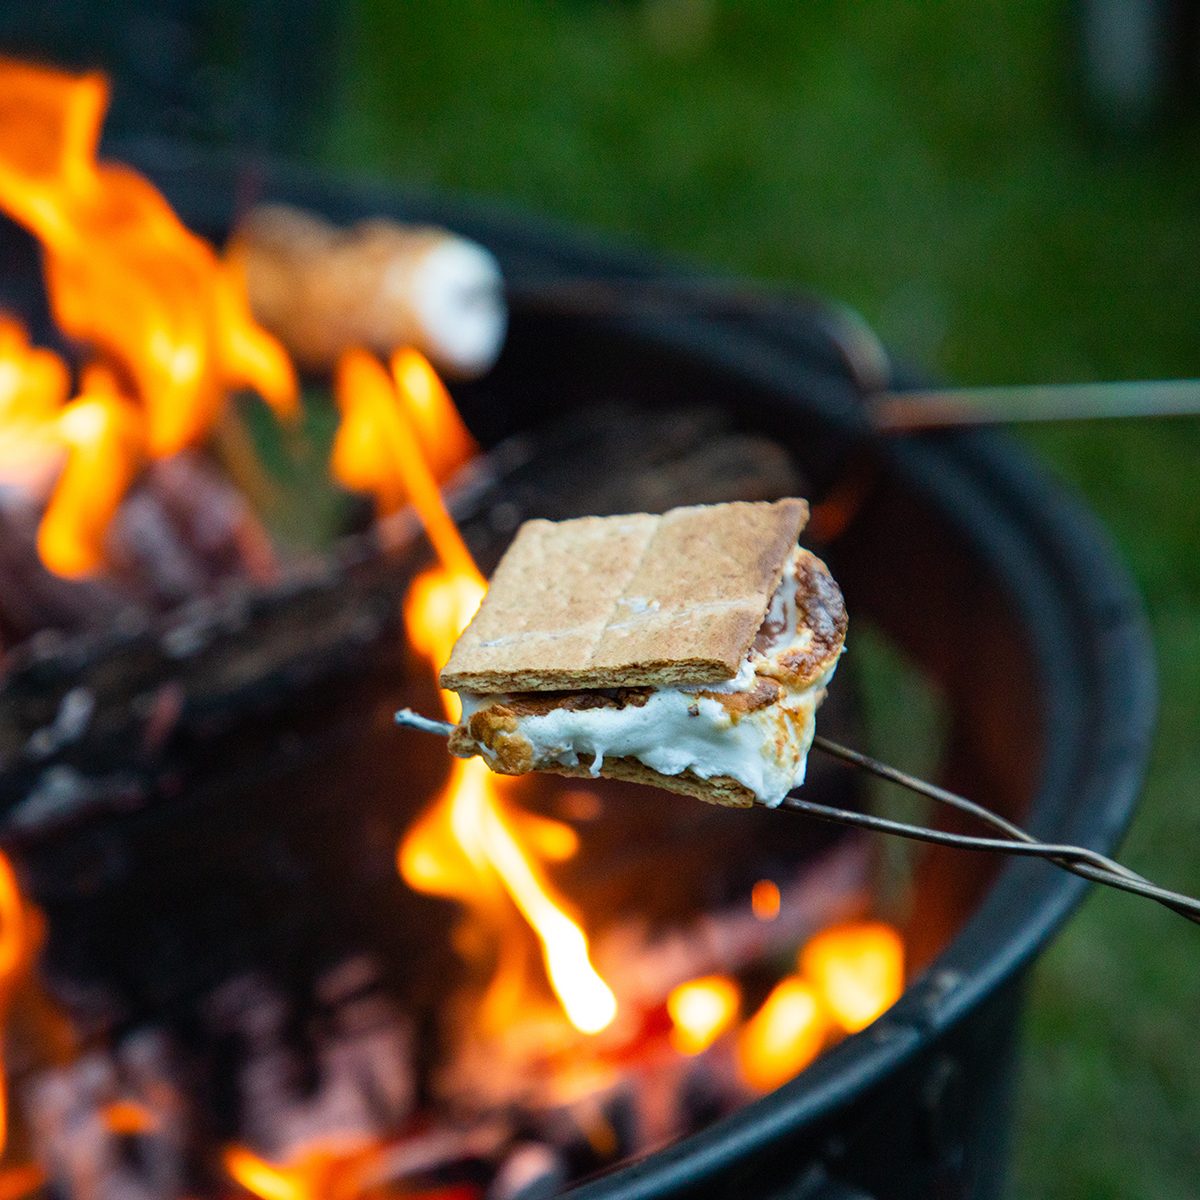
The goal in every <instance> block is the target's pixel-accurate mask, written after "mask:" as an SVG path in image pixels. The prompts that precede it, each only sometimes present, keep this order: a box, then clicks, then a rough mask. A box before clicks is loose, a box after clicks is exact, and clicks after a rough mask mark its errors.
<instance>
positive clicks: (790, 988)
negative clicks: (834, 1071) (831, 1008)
mask: <svg viewBox="0 0 1200 1200" xmlns="http://www.w3.org/2000/svg"><path fill="white" fill-rule="evenodd" d="M828 1031H829V1018H828V1017H827V1016H826V1014H825V1011H824V1009H823V1008H822V1007H821V1001H820V999H819V998H818V996H817V993H816V991H815V990H814V989H813V987H812V985H811V984H809V983H808V982H807V981H806V980H804V979H800V978H799V977H798V976H795V975H789V976H788V977H787V978H786V979H784V980H783V981H782V982H781V983H779V984H777V985H776V987H775V990H774V991H772V992H771V994H770V995H769V996H768V997H767V998H766V1000H765V1001H764V1002H763V1006H762V1007H761V1008H760V1009H759V1010H758V1012H756V1013H755V1014H754V1016H753V1017H751V1018H750V1020H749V1021H747V1022H746V1025H745V1027H744V1028H743V1029H742V1031H741V1033H740V1034H739V1036H738V1062H739V1064H740V1066H741V1069H742V1075H743V1076H744V1077H745V1080H746V1082H747V1083H748V1084H749V1085H750V1086H751V1087H752V1088H754V1089H755V1090H756V1091H760V1092H769V1091H770V1090H771V1089H772V1088H777V1087H779V1085H780V1084H782V1083H786V1082H787V1081H788V1080H789V1079H791V1078H792V1076H793V1075H795V1074H796V1073H797V1072H798V1071H801V1070H803V1069H804V1068H805V1067H807V1066H808V1064H809V1063H810V1062H812V1060H813V1059H814V1058H816V1057H817V1055H818V1054H819V1053H820V1052H821V1047H822V1046H823V1045H824V1042H825V1035H826V1034H827V1033H828Z"/></svg>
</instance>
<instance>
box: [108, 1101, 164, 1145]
mask: <svg viewBox="0 0 1200 1200" xmlns="http://www.w3.org/2000/svg"><path fill="white" fill-rule="evenodd" d="M100 1119H101V1120H102V1121H103V1122H104V1126H105V1128H106V1129H108V1130H111V1132H113V1133H116V1134H120V1135H121V1136H122V1137H135V1136H136V1135H138V1134H140V1133H149V1132H151V1131H152V1130H154V1129H157V1128H158V1120H157V1118H156V1117H155V1115H154V1114H153V1113H152V1112H151V1111H150V1110H149V1109H148V1108H147V1107H146V1106H145V1105H144V1104H138V1103H137V1101H135V1100H114V1101H113V1102H112V1103H111V1104H106V1105H105V1106H104V1108H103V1109H102V1110H101V1113H100Z"/></svg>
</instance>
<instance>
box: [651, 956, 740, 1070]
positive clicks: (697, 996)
mask: <svg viewBox="0 0 1200 1200" xmlns="http://www.w3.org/2000/svg"><path fill="white" fill-rule="evenodd" d="M741 1002H742V997H741V992H740V991H739V990H738V986H737V984H736V983H734V982H733V980H732V979H730V978H728V977H727V976H725V975H707V976H705V977H704V978H703V979H689V980H688V981H687V983H681V984H680V985H679V986H678V987H676V988H672V990H671V993H670V995H669V996H667V1013H668V1015H669V1016H670V1018H671V1024H672V1028H671V1045H672V1046H674V1047H675V1049H676V1050H678V1051H679V1053H680V1054H689V1055H691V1054H699V1053H701V1051H704V1050H707V1049H708V1048H709V1046H711V1045H712V1044H713V1042H715V1041H716V1040H717V1038H719V1037H720V1036H721V1034H722V1033H724V1032H725V1030H726V1029H728V1028H729V1026H730V1025H731V1024H732V1023H733V1020H734V1018H735V1017H736V1016H737V1012H738V1008H739V1006H740V1005H741Z"/></svg>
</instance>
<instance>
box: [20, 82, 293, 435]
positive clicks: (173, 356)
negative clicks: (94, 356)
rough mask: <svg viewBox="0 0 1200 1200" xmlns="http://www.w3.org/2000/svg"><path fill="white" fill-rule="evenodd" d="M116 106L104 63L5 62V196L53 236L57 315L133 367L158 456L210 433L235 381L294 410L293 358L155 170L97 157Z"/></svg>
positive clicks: (65, 326) (28, 222) (49, 272)
mask: <svg viewBox="0 0 1200 1200" xmlns="http://www.w3.org/2000/svg"><path fill="white" fill-rule="evenodd" d="M107 107H108V84H107V82H106V81H105V80H104V78H103V77H102V76H100V75H95V74H92V75H81V76H76V75H70V74H67V73H65V72H60V71H53V70H49V69H46V68H41V67H34V66H29V65H27V64H24V63H16V62H8V61H6V62H0V207H2V208H3V210H4V211H5V212H7V213H8V215H9V216H11V217H12V218H13V219H14V220H16V221H18V222H20V223H21V224H22V225H24V226H25V227H26V228H28V229H29V230H30V231H31V232H32V233H33V234H34V235H35V236H36V237H37V238H38V239H39V241H40V242H41V243H42V247H43V250H44V253H45V269H46V281H47V286H48V290H49V295H50V302H51V307H52V309H53V312H54V317H55V320H56V321H57V322H58V324H59V326H60V328H61V329H62V330H63V331H64V332H65V333H67V334H68V335H69V336H71V337H73V338H76V339H78V340H79V341H82V342H85V343H87V344H89V345H92V346H95V347H97V348H98V349H100V350H101V351H103V352H104V353H105V354H107V355H109V356H110V357H111V358H112V359H114V360H115V361H116V362H117V363H119V364H120V365H121V367H122V368H123V370H124V371H125V372H126V373H127V374H128V376H129V378H130V379H131V380H132V382H133V385H134V391H135V393H136V397H137V399H138V400H139V402H140V403H141V404H142V405H143V406H144V407H145V411H146V414H147V420H148V436H147V440H148V444H149V447H150V452H151V453H152V454H154V455H168V454H173V453H175V452H176V451H179V450H182V449H183V448H184V447H186V446H190V445H194V444H195V443H197V442H199V441H201V440H202V439H203V438H204V437H205V436H206V435H207V434H208V433H209V432H210V431H211V430H212V428H213V426H214V424H215V423H216V422H217V420H218V419H219V417H220V415H221V411H222V409H223V406H224V403H225V399H226V395H227V393H228V391H229V390H230V389H235V388H239V387H251V388H254V389H255V390H257V391H258V392H259V393H260V394H261V395H262V396H263V397H264V398H265V399H266V400H267V401H268V402H269V403H270V404H271V405H272V406H273V407H274V408H275V410H276V411H277V412H278V413H279V414H280V415H291V414H293V413H294V412H295V411H296V381H295V377H294V373H293V371H292V367H291V364H290V362H289V360H288V358H287V356H286V355H285V354H284V352H283V350H282V349H281V348H280V347H279V346H278V344H277V343H276V342H275V341H274V339H272V338H271V337H270V335H268V334H267V333H266V332H265V331H264V330H262V329H260V328H259V327H258V326H257V325H255V324H254V322H253V320H252V319H251V318H250V316H249V310H248V308H247V306H246V303H245V301H244V297H243V296H242V295H241V293H240V290H239V288H238V287H237V286H236V276H234V275H232V274H231V273H230V272H229V271H227V270H226V269H224V268H222V266H221V263H220V261H219V260H218V258H217V256H216V254H215V253H214V251H213V249H212V247H210V246H209V245H208V244H207V243H206V242H204V241H202V240H201V239H200V238H198V237H196V236H195V235H194V234H192V233H190V232H189V231H188V230H187V229H185V228H184V226H183V225H182V224H181V223H180V221H179V219H178V218H177V217H176V216H175V214H174V212H172V211H171V207H170V205H169V204H168V203H167V202H166V200H165V199H164V198H163V196H162V195H161V194H160V193H159V192H158V191H157V190H156V189H155V188H154V187H153V186H152V185H151V184H150V183H149V181H148V180H146V179H145V178H143V177H142V176H141V175H139V174H137V173H136V172H135V171H131V170H129V169H128V168H126V167H122V166H119V165H116V164H111V163H101V162H99V161H98V160H97V158H96V150H97V146H98V142H99V137H100V125H101V122H102V120H103V117H104V112H105V110H106V109H107Z"/></svg>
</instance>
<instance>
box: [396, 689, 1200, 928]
mask: <svg viewBox="0 0 1200 1200" xmlns="http://www.w3.org/2000/svg"><path fill="white" fill-rule="evenodd" d="M396 723H397V724H398V725H403V726H406V727H407V728H409V729H419V730H420V731H421V732H423V733H433V734H438V735H440V736H441V737H449V735H450V734H451V732H453V730H454V725H453V724H452V723H451V722H449V721H437V720H433V719H432V718H430V717H425V716H422V715H421V714H420V713H416V712H413V710H412V709H410V708H402V709H400V711H399V712H397V713H396ZM813 749H815V750H820V751H822V752H823V753H825V754H829V755H831V756H833V757H834V758H839V759H841V760H842V761H843V762H845V763H848V764H849V765H851V766H854V767H857V768H859V769H860V770H864V771H868V772H870V773H871V774H872V775H876V776H878V777H879V778H880V779H885V780H887V781H888V782H889V783H894V784H896V785H898V786H899V787H903V788H907V789H908V790H909V791H911V792H916V793H918V794H919V795H922V796H927V797H928V798H929V799H931V800H935V801H937V802H938V803H939V804H946V805H949V806H950V807H952V808H956V809H958V810H959V811H960V812H964V813H967V814H968V815H970V816H972V817H975V818H976V819H977V820H980V821H983V822H984V823H985V824H988V825H991V826H992V828H994V829H998V830H1000V831H1001V832H1002V833H1004V834H1006V835H1007V836H1005V837H1003V838H987V837H973V836H970V835H968V834H962V833H950V832H949V831H947V830H943V829H930V828H927V827H926V826H924V825H910V824H908V823H906V822H904V821H893V820H891V819H890V818H887V817H876V816H873V815H871V814H870V813H860V812H854V811H852V810H850V809H845V808H833V807H831V806H830V805H827V804H819V803H817V802H816V801H813V800H805V799H803V798H802V797H801V796H798V795H797V794H796V793H794V792H793V793H789V794H788V795H787V796H785V797H784V799H783V802H782V804H781V805H780V807H781V808H786V809H789V810H790V811H792V812H799V813H803V814H805V815H806V816H810V817H816V818H817V819H818V820H821V821H832V822H835V823H837V824H840V825H853V826H855V827H857V828H859V829H869V830H871V831H872V832H874V833H889V834H892V835H894V836H896V837H903V838H909V839H911V840H913V841H919V842H928V843H931V844H933V845H938V846H954V847H957V848H958V849H961V850H976V851H983V852H986V853H993V854H1012V855H1016V856H1018V857H1026V858H1044V859H1047V860H1048V861H1050V862H1052V863H1054V864H1055V865H1056V866H1059V867H1062V868H1063V869H1064V870H1066V871H1070V872H1071V873H1072V874H1074V875H1079V876H1081V877H1082V878H1084V879H1087V880H1090V881H1091V882H1093V883H1100V884H1103V885H1104V886H1105V887H1111V888H1116V889H1118V890H1119V891H1123V892H1131V893H1132V894H1133V895H1135V896H1145V897H1146V898H1147V899H1150V900H1154V901H1157V902H1158V903H1159V904H1162V905H1164V906H1165V907H1166V908H1169V909H1170V910H1171V911H1172V912H1176V913H1178V914H1179V915H1180V916H1181V917H1184V918H1186V919H1187V920H1189V921H1192V922H1194V923H1195V924H1200V900H1196V899H1193V898H1192V897H1191V896H1185V895H1183V894H1182V893H1180V892H1173V891H1170V890H1169V889H1167V888H1163V887H1159V886H1158V885H1157V884H1155V883H1151V882H1150V881H1149V880H1148V879H1145V878H1143V877H1142V876H1141V875H1139V874H1137V872H1135V871H1131V870H1130V869H1129V868H1128V867H1125V866H1122V865H1121V863H1119V862H1117V861H1116V860H1115V859H1111V858H1109V857H1108V856H1107V855H1104V854H1101V853H1100V852H1099V851H1098V850H1090V849H1088V848H1087V847H1086V846H1072V845H1068V844H1063V843H1057V842H1039V841H1038V840H1037V839H1036V838H1035V837H1034V836H1033V835H1032V834H1030V833H1029V832H1027V831H1026V830H1024V829H1022V828H1021V827H1020V826H1019V825H1015V824H1013V823H1012V822H1011V821H1009V820H1007V819H1006V818H1004V817H1002V816H1000V814H999V813H994V812H992V811H991V809H989V808H985V807H984V806H983V805H982V804H977V803H976V802H975V801H974V800H968V799H967V797H966V796H960V795H958V794H957V793H956V792H951V791H948V790H947V789H946V788H942V787H938V786H937V785H936V784H933V783H927V782H926V781H925V780H923V779H918V778H917V777H916V776H915V775H909V774H908V773H907V772H905V771H901V770H899V769H898V768H896V767H892V766H889V765H888V764H887V763H883V762H880V761H879V760H878V759H876V758H872V757H871V756H870V755H868V754H863V753H861V752H860V751H858V750H852V749H850V748H849V747H848V746H843V745H841V744H839V743H838V742H833V741H830V740H829V739H828V738H826V737H821V736H820V735H819V734H818V735H817V736H816V737H815V738H814V739H813Z"/></svg>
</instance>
